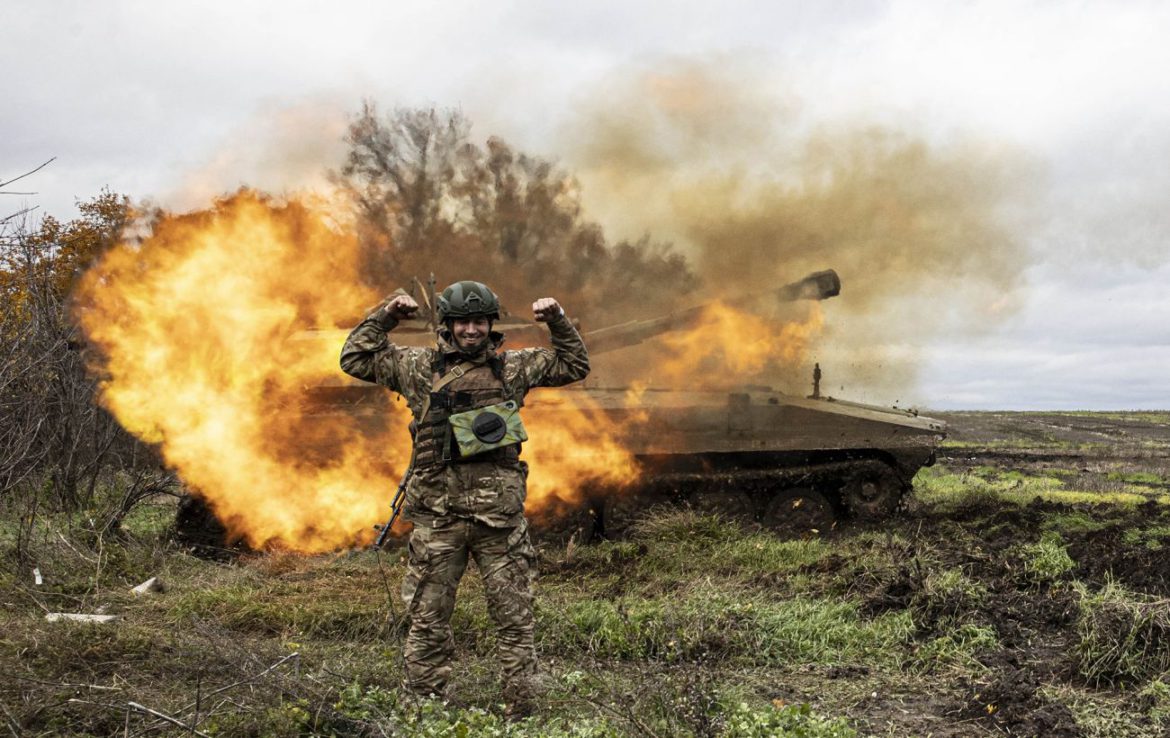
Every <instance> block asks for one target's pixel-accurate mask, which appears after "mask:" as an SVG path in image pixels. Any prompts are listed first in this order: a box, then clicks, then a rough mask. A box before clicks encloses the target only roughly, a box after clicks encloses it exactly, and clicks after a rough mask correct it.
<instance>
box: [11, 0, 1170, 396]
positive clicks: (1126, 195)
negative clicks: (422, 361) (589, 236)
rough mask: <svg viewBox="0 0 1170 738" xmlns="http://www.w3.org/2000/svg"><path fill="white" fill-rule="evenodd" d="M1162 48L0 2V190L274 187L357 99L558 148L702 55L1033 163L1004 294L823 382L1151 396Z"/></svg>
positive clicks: (168, 199) (1090, 20)
mask: <svg viewBox="0 0 1170 738" xmlns="http://www.w3.org/2000/svg"><path fill="white" fill-rule="evenodd" d="M1166 38H1170V5H1168V4H1166V3H1160V2H1108V3H1106V2H1007V1H1004V2H962V3H958V2H952V3H948V2H931V1H928V0H922V1H920V2H896V1H895V2H820V3H808V2H788V3H775V2H763V1H761V2H719V3H676V2H660V3H632V2H616V1H614V2H610V1H605V2H589V3H563V4H562V3H548V2H536V1H531V2H508V3H481V2H441V3H423V2H411V3H390V2H385V1H384V0H383V1H382V2H334V3H329V4H326V3H318V2H288V1H287V0H286V1H284V2H231V3H228V2H205V3H191V2H170V3H158V2H103V3H95V2H81V1H76V2H64V1H59V2H54V1H52V0H42V1H41V2H24V1H22V0H3V2H0V62H2V63H3V68H4V69H5V70H6V73H5V79H4V82H3V83H0V91H2V93H3V94H2V96H0V100H2V101H3V104H2V105H0V134H2V135H0V178H6V177H8V176H12V175H14V174H17V173H19V172H21V171H24V170H25V169H28V168H31V167H32V166H35V165H36V164H39V163H40V162H41V161H43V160H44V159H47V158H48V157H50V156H57V157H58V160H57V161H56V162H55V163H54V164H53V165H51V166H50V167H49V168H47V169H46V170H44V171H43V172H42V173H40V174H38V175H37V176H36V177H35V179H30V180H28V181H27V185H28V186H27V187H26V188H27V189H35V190H36V191H37V192H38V194H37V195H35V196H32V197H28V198H16V197H11V196H5V197H4V198H3V199H0V206H3V207H6V208H8V209H12V206H19V204H20V202H21V200H22V199H23V200H26V201H27V202H28V203H29V204H36V205H40V206H41V210H42V211H44V212H49V213H53V214H55V215H58V216H62V217H68V216H70V215H72V213H73V209H72V206H73V202H74V200H75V199H76V198H83V199H84V198H89V197H91V196H93V195H94V194H95V193H97V192H98V190H99V189H100V188H102V187H106V186H108V187H110V188H111V189H113V190H115V191H118V192H125V193H128V194H130V195H132V196H134V197H151V198H153V199H155V200H158V201H160V202H163V203H164V204H170V205H174V206H177V207H183V206H194V205H197V204H198V203H199V202H200V201H201V200H202V199H205V198H206V197H207V196H210V195H214V194H215V193H217V192H220V191H223V190H229V189H233V188H235V187H237V186H238V185H240V184H242V183H245V182H247V183H250V184H254V185H258V186H261V187H277V188H279V187H290V186H297V185H298V184H300V183H301V182H302V181H304V180H311V179H313V178H314V177H319V176H320V172H321V170H322V168H323V166H329V165H332V164H333V163H334V162H335V160H336V156H337V154H338V153H339V152H340V146H339V143H338V135H339V133H340V131H341V130H342V128H341V127H342V126H343V125H344V121H345V117H346V115H347V114H349V113H351V112H352V111H354V110H355V109H356V108H357V106H358V105H359V104H360V101H361V99H362V98H364V97H369V98H372V99H374V100H376V101H377V102H379V103H380V104H381V105H382V106H383V107H392V106H394V105H427V104H437V105H440V106H459V107H461V108H462V109H463V110H464V111H465V112H466V113H467V114H468V116H469V117H470V118H471V119H472V120H473V121H474V123H475V126H476V134H477V135H478V136H486V135H488V134H490V133H498V134H500V135H503V136H504V137H505V138H507V139H508V140H510V141H512V142H513V143H515V144H517V145H518V146H519V147H521V148H524V149H528V150H534V151H536V152H539V153H543V154H545V155H548V156H552V157H557V158H562V159H563V158H564V157H565V156H566V154H565V153H564V152H562V151H559V150H558V141H561V140H562V137H563V136H564V132H565V130H566V129H567V127H568V125H569V124H570V121H569V120H568V118H569V116H571V114H572V111H573V110H574V109H575V108H576V107H577V106H578V105H579V104H580V102H581V100H582V99H583V98H585V97H589V96H596V95H597V94H598V91H599V90H602V89H604V86H605V85H606V84H609V83H610V82H612V81H614V80H620V79H621V78H622V76H623V75H625V74H627V73H629V72H630V70H638V69H643V68H645V67H646V66H648V65H653V64H655V63H657V62H659V61H661V60H663V59H668V58H669V59H688V58H696V59H706V60H711V59H715V60H717V59H719V58H720V57H721V55H722V56H725V57H726V58H734V59H736V60H738V61H739V63H744V64H747V65H749V66H750V67H751V68H752V69H753V73H754V74H755V75H757V76H758V77H759V78H760V79H761V80H762V81H763V83H764V84H767V85H772V86H773V87H774V89H775V91H776V94H777V95H779V96H781V97H783V98H784V99H788V100H791V101H792V104H793V105H795V106H798V107H799V108H800V110H801V111H802V116H801V120H802V121H804V122H805V124H806V125H810V126H813V125H820V124H826V125H832V124H835V123H838V122H841V121H850V120H858V119H862V120H870V121H873V122H876V123H881V124H884V125H888V126H891V127H894V128H899V129H905V130H910V131H913V132H915V133H916V134H918V135H922V136H925V137H927V138H928V139H930V140H934V141H941V142H946V141H950V140H953V139H955V138H956V137H958V138H972V137H975V138H978V139H980V140H985V141H989V142H994V143H997V144H1002V145H1004V146H1005V147H1011V148H1013V149H1016V150H1018V151H1020V152H1023V154H1024V155H1025V156H1026V157H1028V158H1029V159H1030V161H1031V162H1032V164H1034V166H1035V170H1036V171H1037V172H1038V173H1039V174H1038V176H1039V177H1040V178H1041V180H1042V183H1041V197H1040V201H1039V202H1036V203H1029V204H1028V205H1027V207H1028V208H1029V212H1027V213H1025V214H1023V216H1022V217H1025V218H1027V219H1028V220H1029V221H1030V222H1032V223H1033V224H1034V225H1035V227H1034V228H1033V229H1032V230H1031V235H1030V240H1029V243H1028V247H1029V249H1030V250H1031V251H1032V252H1033V260H1032V263H1033V264H1034V266H1033V267H1032V268H1031V269H1029V271H1028V283H1029V291H1028V292H1027V293H1026V295H1025V297H1024V298H1023V306H1022V308H1021V310H1020V312H1019V313H1018V314H1016V315H1015V316H1013V317H1012V318H1010V319H1008V320H1007V321H1005V322H1004V323H1003V325H999V326H997V327H995V328H994V329H993V330H992V331H991V332H990V333H987V334H985V335H981V336H977V337H971V336H962V337H956V338H948V337H945V336H944V337H932V338H931V339H930V341H931V343H930V345H928V346H926V347H923V352H924V354H923V356H922V357H921V358H920V361H921V363H922V367H923V368H922V372H921V376H922V378H923V379H922V382H921V383H920V385H919V386H918V387H916V388H914V389H912V390H910V391H908V392H907V397H899V398H893V397H888V396H886V395H887V388H880V389H874V388H867V387H864V386H857V387H849V386H846V387H845V389H844V390H843V391H842V394H844V395H851V396H858V395H860V396H861V397H863V398H864V399H867V400H873V401H881V402H886V401H892V400H894V399H899V400H902V401H904V402H916V403H920V404H923V405H928V406H933V407H989V408H1029V407H1046V408H1047V407H1067V408H1139V407H1142V408H1146V407H1170V371H1168V369H1170V329H1168V328H1167V326H1168V325H1170V298H1168V297H1167V289H1166V287H1167V285H1168V284H1170V245H1168V243H1167V236H1168V235H1170V208H1168V207H1167V205H1170V166H1168V165H1170V71H1168V70H1170V44H1167V43H1166V42H1165V39H1166ZM566 163H567V164H569V165H570V166H571V165H572V164H573V162H571V161H568V162H566ZM22 184H23V183H22ZM584 184H585V186H586V187H588V181H585V182H584ZM618 235H624V234H618ZM829 315H830V319H831V313H830V314H829ZM850 390H856V391H854V392H851V391H850Z"/></svg>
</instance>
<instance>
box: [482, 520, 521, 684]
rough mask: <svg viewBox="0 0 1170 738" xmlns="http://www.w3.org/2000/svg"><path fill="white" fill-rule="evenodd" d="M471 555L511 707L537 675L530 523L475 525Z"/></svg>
mask: <svg viewBox="0 0 1170 738" xmlns="http://www.w3.org/2000/svg"><path fill="white" fill-rule="evenodd" d="M471 553H472V555H473V556H474V557H475V564H476V566H477V567H478V568H479V571H480V575H481V576H482V577H483V584H484V591H485V593H486V594H487V603H488V612H490V613H491V616H492V619H493V620H494V621H495V623H496V629H497V631H496V632H497V634H498V635H497V637H498V640H499V653H498V658H499V661H500V666H501V669H502V671H503V677H504V699H505V700H506V701H507V702H509V703H510V704H512V703H523V702H526V701H527V700H528V699H529V698H530V697H531V692H532V686H533V685H532V682H533V677H534V676H535V674H536V648H535V643H534V632H535V625H534V617H533V612H532V605H533V599H534V598H533V591H532V589H533V588H532V584H533V581H534V579H535V577H536V568H535V563H536V550H535V549H534V548H533V547H532V542H531V540H530V539H529V537H528V522H527V521H524V522H523V523H521V524H520V525H519V526H517V527H515V528H490V527H488V526H486V525H481V524H476V527H475V534H474V535H473V536H472V544H471Z"/></svg>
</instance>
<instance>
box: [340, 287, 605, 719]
mask: <svg viewBox="0 0 1170 738" xmlns="http://www.w3.org/2000/svg"><path fill="white" fill-rule="evenodd" d="M437 308H438V310H437V312H438V318H439V321H440V323H441V324H442V325H441V326H440V328H439V330H438V347H437V348H433V349H432V348H412V347H404V346H396V345H394V344H393V343H390V342H389V340H388V339H387V335H386V334H387V333H388V332H389V331H391V330H393V328H394V327H395V326H396V325H397V324H398V322H399V321H401V320H403V319H405V318H407V317H409V316H410V315H412V314H413V313H414V312H415V311H416V310H417V309H418V304H417V303H416V302H415V301H414V300H413V299H412V298H410V297H409V296H407V295H403V294H399V295H395V296H393V297H392V298H390V299H389V300H387V301H386V302H385V303H384V304H383V305H382V306H381V307H380V308H378V309H377V310H375V311H374V312H373V313H371V314H370V315H369V316H368V317H367V318H366V319H365V320H363V321H362V322H361V323H360V324H359V325H358V327H357V328H355V329H354V330H353V332H352V333H350V335H349V338H348V339H347V340H346V342H345V346H344V347H343V348H342V350H341V368H342V369H343V370H344V371H345V372H346V373H348V374H349V375H351V376H354V377H357V378H358V379H363V380H366V381H369V382H377V383H378V384H381V385H385V386H386V387H389V388H390V389H392V390H394V391H395V392H397V393H399V394H401V395H402V396H403V397H404V398H405V399H406V402H407V404H408V406H409V407H410V409H411V412H412V413H413V415H414V421H413V422H412V423H411V431H412V434H413V436H414V449H413V462H412V465H413V472H412V473H411V475H410V478H409V480H408V482H407V487H406V505H405V507H404V509H403V514H404V516H405V517H406V519H407V520H409V521H411V522H412V523H413V524H414V530H413V532H412V533H411V536H410V542H409V546H408V548H409V564H408V567H407V572H406V576H405V577H404V579H403V584H402V597H403V599H404V600H405V601H406V606H407V610H408V612H409V613H410V632H409V634H408V635H407V640H406V649H405V660H406V686H407V688H408V689H409V690H411V691H412V692H414V693H416V694H419V695H429V694H433V695H438V696H442V695H443V691H444V689H445V687H446V685H447V679H448V677H449V676H450V674H451V655H452V653H453V651H454V647H455V642H454V639H453V637H452V634H451V624H450V621H451V613H452V611H453V610H454V608H455V590H456V588H457V587H458V586H459V580H460V578H461V577H462V575H463V571H464V569H465V568H466V566H467V559H468V555H470V556H471V557H472V558H474V559H475V563H476V566H477V568H478V569H479V572H480V576H481V577H482V578H483V583H484V590H485V592H486V595H487V600H488V609H489V611H490V613H491V616H492V618H493V620H494V621H495V623H496V627H497V632H498V640H499V654H498V656H499V660H500V663H501V666H502V670H503V678H504V699H505V702H506V703H507V705H508V709H509V711H510V712H511V713H514V714H522V713H525V712H527V711H528V710H529V709H530V699H531V694H532V686H533V684H532V682H533V678H534V675H535V671H536V656H535V649H534V644H533V613H532V602H533V594H532V581H533V579H534V577H535V570H534V558H535V550H534V549H533V547H532V543H531V541H530V540H529V536H528V521H527V520H526V519H525V517H524V498H525V494H526V491H525V480H526V478H527V476H528V467H527V465H526V464H525V463H524V462H523V461H521V460H520V441H523V440H527V436H526V435H525V433H524V429H523V426H522V424H521V423H520V419H519V414H518V412H517V410H518V409H519V407H520V406H521V405H522V404H523V401H524V396H525V394H527V393H528V391H529V390H530V389H532V388H533V387H559V386H561V385H565V384H569V383H570V382H576V381H578V380H581V379H584V378H585V375H587V374H588V373H589V356H588V354H587V353H586V351H585V344H584V343H583V342H582V341H581V336H580V335H578V333H577V331H576V329H575V328H573V325H572V323H571V322H569V320H568V318H566V317H565V312H564V310H562V309H561V306H560V305H559V304H558V303H557V301H556V300H554V299H552V298H550V297H546V298H541V299H539V300H537V301H536V302H534V303H533V304H532V312H533V315H534V317H535V318H536V320H538V321H541V322H544V323H547V324H548V326H549V330H550V332H551V333H552V346H553V348H552V350H549V349H545V348H529V349H521V350H518V351H504V352H500V351H499V347H500V344H501V343H502V342H503V336H502V335H501V334H500V333H497V332H495V331H493V330H492V322H493V321H495V320H497V319H498V318H499V312H500V307H499V300H498V298H497V297H496V295H495V293H493V292H492V291H491V290H490V289H488V288H487V286H486V285H483V284H481V283H479V282H471V281H464V282H456V283H455V284H453V285H451V286H450V287H448V288H447V289H445V290H443V293H442V295H441V296H440V297H439V299H438V304H437Z"/></svg>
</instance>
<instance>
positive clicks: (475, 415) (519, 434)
mask: <svg viewBox="0 0 1170 738" xmlns="http://www.w3.org/2000/svg"><path fill="white" fill-rule="evenodd" d="M448 422H449V423H450V424H451V430H452V432H453V433H454V434H455V442H456V443H457V444H459V453H461V454H462V455H463V456H474V455H476V454H482V453H483V452H484V451H491V450H492V449H497V448H503V447H504V446H511V445H513V444H516V443H523V442H524V441H527V440H528V433H527V432H525V430H524V423H522V422H521V421H520V406H519V404H518V403H517V402H516V401H515V400H508V401H507V402H500V403H497V404H495V405H488V406H487V407H480V408H476V409H475V410H468V411H467V412H464V413H455V414H454V415H452V416H451V417H450V418H448Z"/></svg>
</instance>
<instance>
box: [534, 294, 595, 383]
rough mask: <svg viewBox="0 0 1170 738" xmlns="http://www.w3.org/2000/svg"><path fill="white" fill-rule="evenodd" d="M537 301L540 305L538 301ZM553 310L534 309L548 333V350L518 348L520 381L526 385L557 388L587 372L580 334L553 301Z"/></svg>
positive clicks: (583, 346) (580, 378) (583, 376)
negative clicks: (549, 337) (550, 343)
mask: <svg viewBox="0 0 1170 738" xmlns="http://www.w3.org/2000/svg"><path fill="white" fill-rule="evenodd" d="M537 304H540V301H538V303H537ZM553 306H554V307H556V312H555V313H552V312H551V311H548V312H546V313H545V314H544V315H543V316H542V315H541V313H540V311H538V312H537V319H538V320H539V319H541V317H544V318H545V320H544V322H547V323H548V329H549V332H550V333H551V334H552V349H551V350H550V349H544V348H538V349H525V350H523V351H520V352H519V354H520V357H519V358H520V373H521V380H522V381H523V382H524V385H525V386H526V387H560V386H562V385H566V384H570V383H572V382H578V381H580V380H582V379H584V378H585V377H586V376H587V375H588V374H589V352H588V351H587V350H586V349H585V342H584V341H582V340H581V334H580V333H578V332H577V329H576V328H574V327H573V323H572V322H571V321H570V320H569V319H568V317H566V316H565V313H564V311H563V310H561V309H560V306H558V305H556V303H555V302H553Z"/></svg>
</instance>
